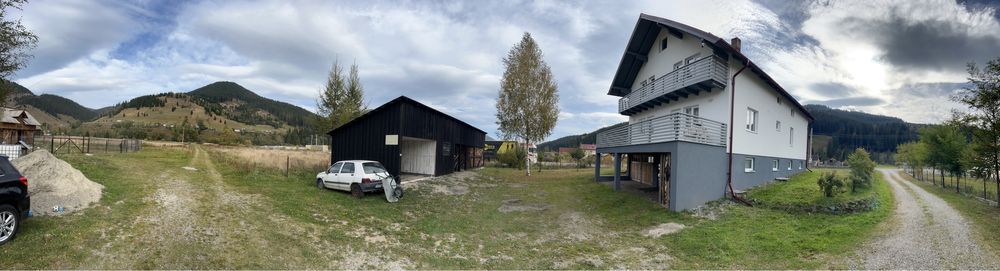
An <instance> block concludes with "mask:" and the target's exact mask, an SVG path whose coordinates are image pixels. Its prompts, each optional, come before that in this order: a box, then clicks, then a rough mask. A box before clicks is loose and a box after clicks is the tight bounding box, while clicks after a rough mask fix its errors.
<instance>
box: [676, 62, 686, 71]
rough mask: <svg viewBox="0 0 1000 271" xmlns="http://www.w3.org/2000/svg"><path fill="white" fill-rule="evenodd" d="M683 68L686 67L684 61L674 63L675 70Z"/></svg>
mask: <svg viewBox="0 0 1000 271" xmlns="http://www.w3.org/2000/svg"><path fill="white" fill-rule="evenodd" d="M681 67H684V61H677V63H674V70H676V69H680V68H681Z"/></svg>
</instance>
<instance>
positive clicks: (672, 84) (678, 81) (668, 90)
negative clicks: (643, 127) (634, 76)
mask: <svg viewBox="0 0 1000 271" xmlns="http://www.w3.org/2000/svg"><path fill="white" fill-rule="evenodd" d="M727 74H729V66H728V65H727V64H726V60H724V59H722V58H720V57H717V56H710V57H704V58H702V59H699V60H695V61H694V62H691V63H690V64H688V65H686V66H683V67H679V68H677V69H676V70H674V71H672V72H669V73H667V74H665V75H663V76H661V77H660V78H656V80H653V81H652V82H646V85H645V86H641V87H639V88H637V89H635V90H632V92H631V93H629V94H628V95H625V96H624V97H622V98H621V99H618V112H620V113H622V114H624V115H632V114H635V113H638V112H641V111H642V110H645V109H649V108H652V107H653V106H656V105H659V104H663V103H669V102H670V101H677V100H679V99H681V98H687V97H688V96H689V95H698V94H699V93H701V92H702V91H709V92H710V91H712V89H713V88H725V87H726V76H727Z"/></svg>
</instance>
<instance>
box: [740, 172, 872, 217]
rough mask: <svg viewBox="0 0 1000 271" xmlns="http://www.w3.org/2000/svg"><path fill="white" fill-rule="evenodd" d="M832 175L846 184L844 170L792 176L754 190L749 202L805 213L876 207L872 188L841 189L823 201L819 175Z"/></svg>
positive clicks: (853, 210) (847, 210)
mask: <svg viewBox="0 0 1000 271" xmlns="http://www.w3.org/2000/svg"><path fill="white" fill-rule="evenodd" d="M827 172H833V173H835V174H837V176H838V177H839V178H841V180H846V178H847V176H848V171H847V170H833V169H817V170H813V171H806V172H802V173H800V174H796V175H795V176H792V178H790V179H789V180H788V181H787V182H775V183H772V184H770V185H767V186H764V187H760V188H756V189H753V190H751V191H750V192H749V194H748V198H750V199H751V200H753V201H754V202H756V203H757V204H758V205H760V206H763V207H769V208H775V209H781V210H790V211H808V212H828V213H845V212H855V211H868V210H871V209H872V208H874V207H877V206H878V203H879V200H878V198H877V193H876V188H875V187H858V188H857V189H856V190H855V191H853V192H852V191H851V189H850V187H849V186H850V184H847V185H848V187H844V188H841V189H840V191H839V192H838V193H837V194H835V195H834V196H833V197H826V196H824V195H823V193H822V192H821V191H820V188H819V185H817V184H816V180H817V179H818V178H819V177H820V175H822V174H824V173H827Z"/></svg>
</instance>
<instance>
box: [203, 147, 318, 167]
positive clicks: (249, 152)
mask: <svg viewBox="0 0 1000 271" xmlns="http://www.w3.org/2000/svg"><path fill="white" fill-rule="evenodd" d="M206 147H209V148H210V149H211V150H213V151H218V152H221V153H224V154H226V155H227V156H228V157H229V158H232V159H236V160H237V161H238V162H239V163H240V164H243V165H244V166H247V167H251V168H258V167H260V168H270V169H281V170H284V169H285V167H286V166H288V167H290V168H291V169H292V170H296V169H311V170H323V169H324V168H326V167H328V166H329V165H330V153H329V152H325V151H312V150H280V149H265V148H258V147H239V146H206Z"/></svg>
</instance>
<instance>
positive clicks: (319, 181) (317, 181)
mask: <svg viewBox="0 0 1000 271" xmlns="http://www.w3.org/2000/svg"><path fill="white" fill-rule="evenodd" d="M316 187H318V188H320V189H323V188H325V187H323V179H316Z"/></svg>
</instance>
